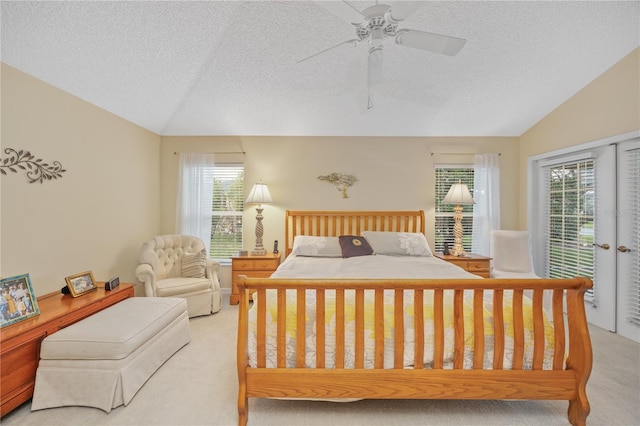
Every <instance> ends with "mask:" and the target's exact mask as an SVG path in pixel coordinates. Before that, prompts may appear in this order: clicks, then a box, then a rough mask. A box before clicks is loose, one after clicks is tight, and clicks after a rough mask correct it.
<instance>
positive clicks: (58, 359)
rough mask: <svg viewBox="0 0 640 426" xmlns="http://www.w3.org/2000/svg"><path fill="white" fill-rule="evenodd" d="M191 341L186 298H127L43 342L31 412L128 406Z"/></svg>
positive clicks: (48, 337)
mask: <svg viewBox="0 0 640 426" xmlns="http://www.w3.org/2000/svg"><path fill="white" fill-rule="evenodd" d="M190 340H191V334H190V332H189V316H188V314H187V303H186V301H185V300H184V299H180V298H167V297H162V298H160V297H132V298H129V299H125V300H123V301H122V302H120V303H117V304H115V305H113V306H110V307H109V308H107V309H104V310H103V311H100V312H98V313H96V314H94V315H91V316H90V317H87V318H85V319H83V320H81V321H79V322H77V323H75V324H73V325H71V326H69V327H67V328H64V329H62V330H60V331H58V332H56V333H54V334H51V335H49V336H47V337H46V338H45V339H44V340H43V341H42V346H41V348H40V364H39V365H38V369H37V372H36V383H35V388H34V392H33V400H32V403H31V410H40V409H43V408H51V407H61V406H68V405H80V406H88V407H96V408H100V409H102V410H104V411H106V412H107V413H108V412H110V411H111V409H112V408H115V407H118V406H119V405H122V404H124V405H127V404H128V403H129V402H130V401H131V399H132V398H133V397H134V396H135V394H136V393H137V392H138V390H140V388H141V387H142V385H144V383H145V382H146V381H147V380H148V379H149V377H151V376H152V375H153V373H154V372H155V371H156V370H157V369H158V368H160V366H161V365H162V364H163V363H164V362H165V361H167V360H168V359H169V358H171V356H172V355H173V354H174V353H175V352H177V351H178V350H179V349H180V348H182V347H183V346H184V345H186V344H187V343H189V341H190Z"/></svg>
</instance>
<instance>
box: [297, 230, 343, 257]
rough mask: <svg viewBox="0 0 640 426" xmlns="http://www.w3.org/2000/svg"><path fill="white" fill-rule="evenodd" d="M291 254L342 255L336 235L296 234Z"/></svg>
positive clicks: (314, 255)
mask: <svg viewBox="0 0 640 426" xmlns="http://www.w3.org/2000/svg"><path fill="white" fill-rule="evenodd" d="M291 254H293V255H296V256H312V257H342V249H341V248H340V242H339V241H338V237H316V236H311V235H296V237H295V238H294V239H293V250H292V251H291Z"/></svg>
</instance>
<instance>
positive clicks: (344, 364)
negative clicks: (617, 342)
mask: <svg viewBox="0 0 640 426" xmlns="http://www.w3.org/2000/svg"><path fill="white" fill-rule="evenodd" d="M424 226H425V224H424V212H423V211H353V212H352V211H287V212H286V229H285V232H286V247H285V254H286V255H290V253H291V250H292V245H293V242H294V238H295V237H296V236H298V235H309V236H329V237H336V236H340V235H360V234H361V233H362V232H363V231H367V230H368V231H388V232H400V233H422V234H424ZM292 257H295V256H292ZM369 257H376V256H369ZM591 286H592V283H591V281H590V280H589V279H587V278H574V279H538V280H532V279H526V280H515V279H466V278H463V279H460V278H448V279H406V278H398V279H394V278H379V279H377V278H376V279H358V278H344V279H341V278H329V279H322V278H310V279H309V278H304V279H303V278H273V277H272V278H251V279H249V278H241V279H240V282H239V285H238V287H239V290H240V306H239V316H238V342H237V343H238V347H237V350H238V352H237V367H238V380H239V390H238V415H239V418H238V423H239V424H240V425H245V424H246V423H247V420H248V409H249V404H248V402H249V398H291V399H296V398H299V399H335V398H345V399H348V398H358V399H477V400H495V399H528V400H568V401H569V408H568V419H569V422H570V423H571V424H573V425H584V424H586V418H587V416H588V414H589V410H590V408H589V402H588V399H587V395H586V385H587V380H588V378H589V375H590V373H591V366H592V350H591V341H590V337H589V331H588V328H587V319H586V315H585V309H584V293H585V291H586V290H587V289H589V288H591ZM251 294H253V297H254V299H255V302H253V305H252V302H251V300H250V295H251ZM291 294H293V296H294V298H293V299H291ZM427 295H428V297H427ZM528 295H532V296H531V297H530V298H529V297H528ZM389 298H390V300H391V302H390V305H389V303H388V301H389ZM291 300H294V302H292V301H291ZM483 300H484V301H485V302H486V301H487V300H489V306H490V307H489V308H487V305H486V303H484V304H483ZM543 300H550V301H551V302H550V308H548V309H546V310H545V309H544V308H543V304H544V303H546V302H543ZM311 301H313V308H312V309H311V308H310V302H311ZM329 301H331V302H329ZM330 304H331V305H330ZM292 305H293V306H292ZM427 305H428V307H427ZM407 306H411V311H412V314H411V315H410V316H407V312H406V311H407V310H408V309H407ZM292 312H293V314H292ZM345 312H346V313H345ZM545 312H547V313H546V314H545ZM292 315H293V316H292ZM330 315H331V316H333V319H332V321H331V322H332V324H334V325H333V327H334V334H335V335H334V336H333V337H332V339H333V340H332V342H333V343H332V344H334V345H335V347H333V346H331V345H330V343H328V342H329V336H328V332H327V330H326V329H325V327H317V326H315V325H314V324H325V323H328V322H329V320H328V318H329V316H330ZM310 317H311V318H310ZM347 317H349V318H350V319H352V320H353V321H352V323H353V329H352V330H350V329H348V328H347V327H346V326H345V323H347V322H348V320H347ZM449 317H450V318H449ZM447 318H449V319H447ZM447 321H450V322H451V324H449V325H447ZM389 323H391V324H392V325H393V327H392V328H388V325H389ZM549 325H551V326H550V327H549ZM269 327H275V329H276V330H277V331H276V332H274V334H275V335H276V336H275V337H273V336H271V339H270V337H269V336H268V334H269V332H268V329H269ZM368 327H371V332H368V331H367V330H369V328H368ZM447 327H449V328H450V329H451V330H448V328H447ZM310 329H312V330H310ZM390 330H391V331H390ZM407 330H411V331H407ZM415 330H417V331H415ZM310 331H312V332H313V333H312V334H313V336H314V337H313V339H312V340H313V341H312V342H311V343H310V340H309V332H310ZM389 333H391V335H389ZM346 335H353V339H354V343H353V346H352V347H351V346H350V347H345V343H344V342H345V336H346ZM452 336H453V337H452ZM426 341H429V342H431V343H432V348H431V346H427V349H425V342H426ZM292 342H294V343H292ZM367 342H368V343H367ZM309 344H311V345H312V346H313V352H314V353H313V354H310V353H309V352H310V349H309V346H308V345H309ZM292 345H293V346H292ZM330 346H331V349H330ZM448 346H449V348H447V347H448ZM449 350H450V351H451V359H450V360H449V361H450V362H447V355H446V353H447V351H449ZM274 352H275V353H274ZM329 352H331V354H329ZM389 352H391V359H388V358H389V357H388V354H389ZM525 352H526V354H527V356H526V357H525ZM347 353H348V354H347ZM505 354H508V356H507V355H505ZM250 355H251V356H250ZM311 355H312V356H311ZM250 358H252V360H253V361H251V362H250ZM348 358H349V360H348V361H345V360H346V359H348ZM427 358H429V360H430V361H429V362H428V363H427V362H426V361H425V360H426V359H427ZM328 359H330V360H331V362H327V360H328ZM407 359H409V360H410V362H407ZM292 364H293V365H292Z"/></svg>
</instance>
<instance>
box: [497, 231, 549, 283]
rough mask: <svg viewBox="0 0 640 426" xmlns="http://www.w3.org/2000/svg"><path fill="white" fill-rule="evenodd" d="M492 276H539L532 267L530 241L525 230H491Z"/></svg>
mask: <svg viewBox="0 0 640 426" xmlns="http://www.w3.org/2000/svg"><path fill="white" fill-rule="evenodd" d="M491 257H492V258H493V265H492V268H491V277H492V278H540V277H539V276H537V275H536V273H535V271H534V269H533V256H532V253H531V242H530V239H529V233H528V232H527V231H507V230H494V231H492V232H491Z"/></svg>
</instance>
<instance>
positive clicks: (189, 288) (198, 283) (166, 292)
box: [156, 278, 211, 297]
mask: <svg viewBox="0 0 640 426" xmlns="http://www.w3.org/2000/svg"><path fill="white" fill-rule="evenodd" d="M156 286H157V295H158V297H171V296H177V295H181V294H184V293H194V292H197V291H200V290H207V289H211V280H210V279H209V278H167V279H164V280H160V281H156Z"/></svg>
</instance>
